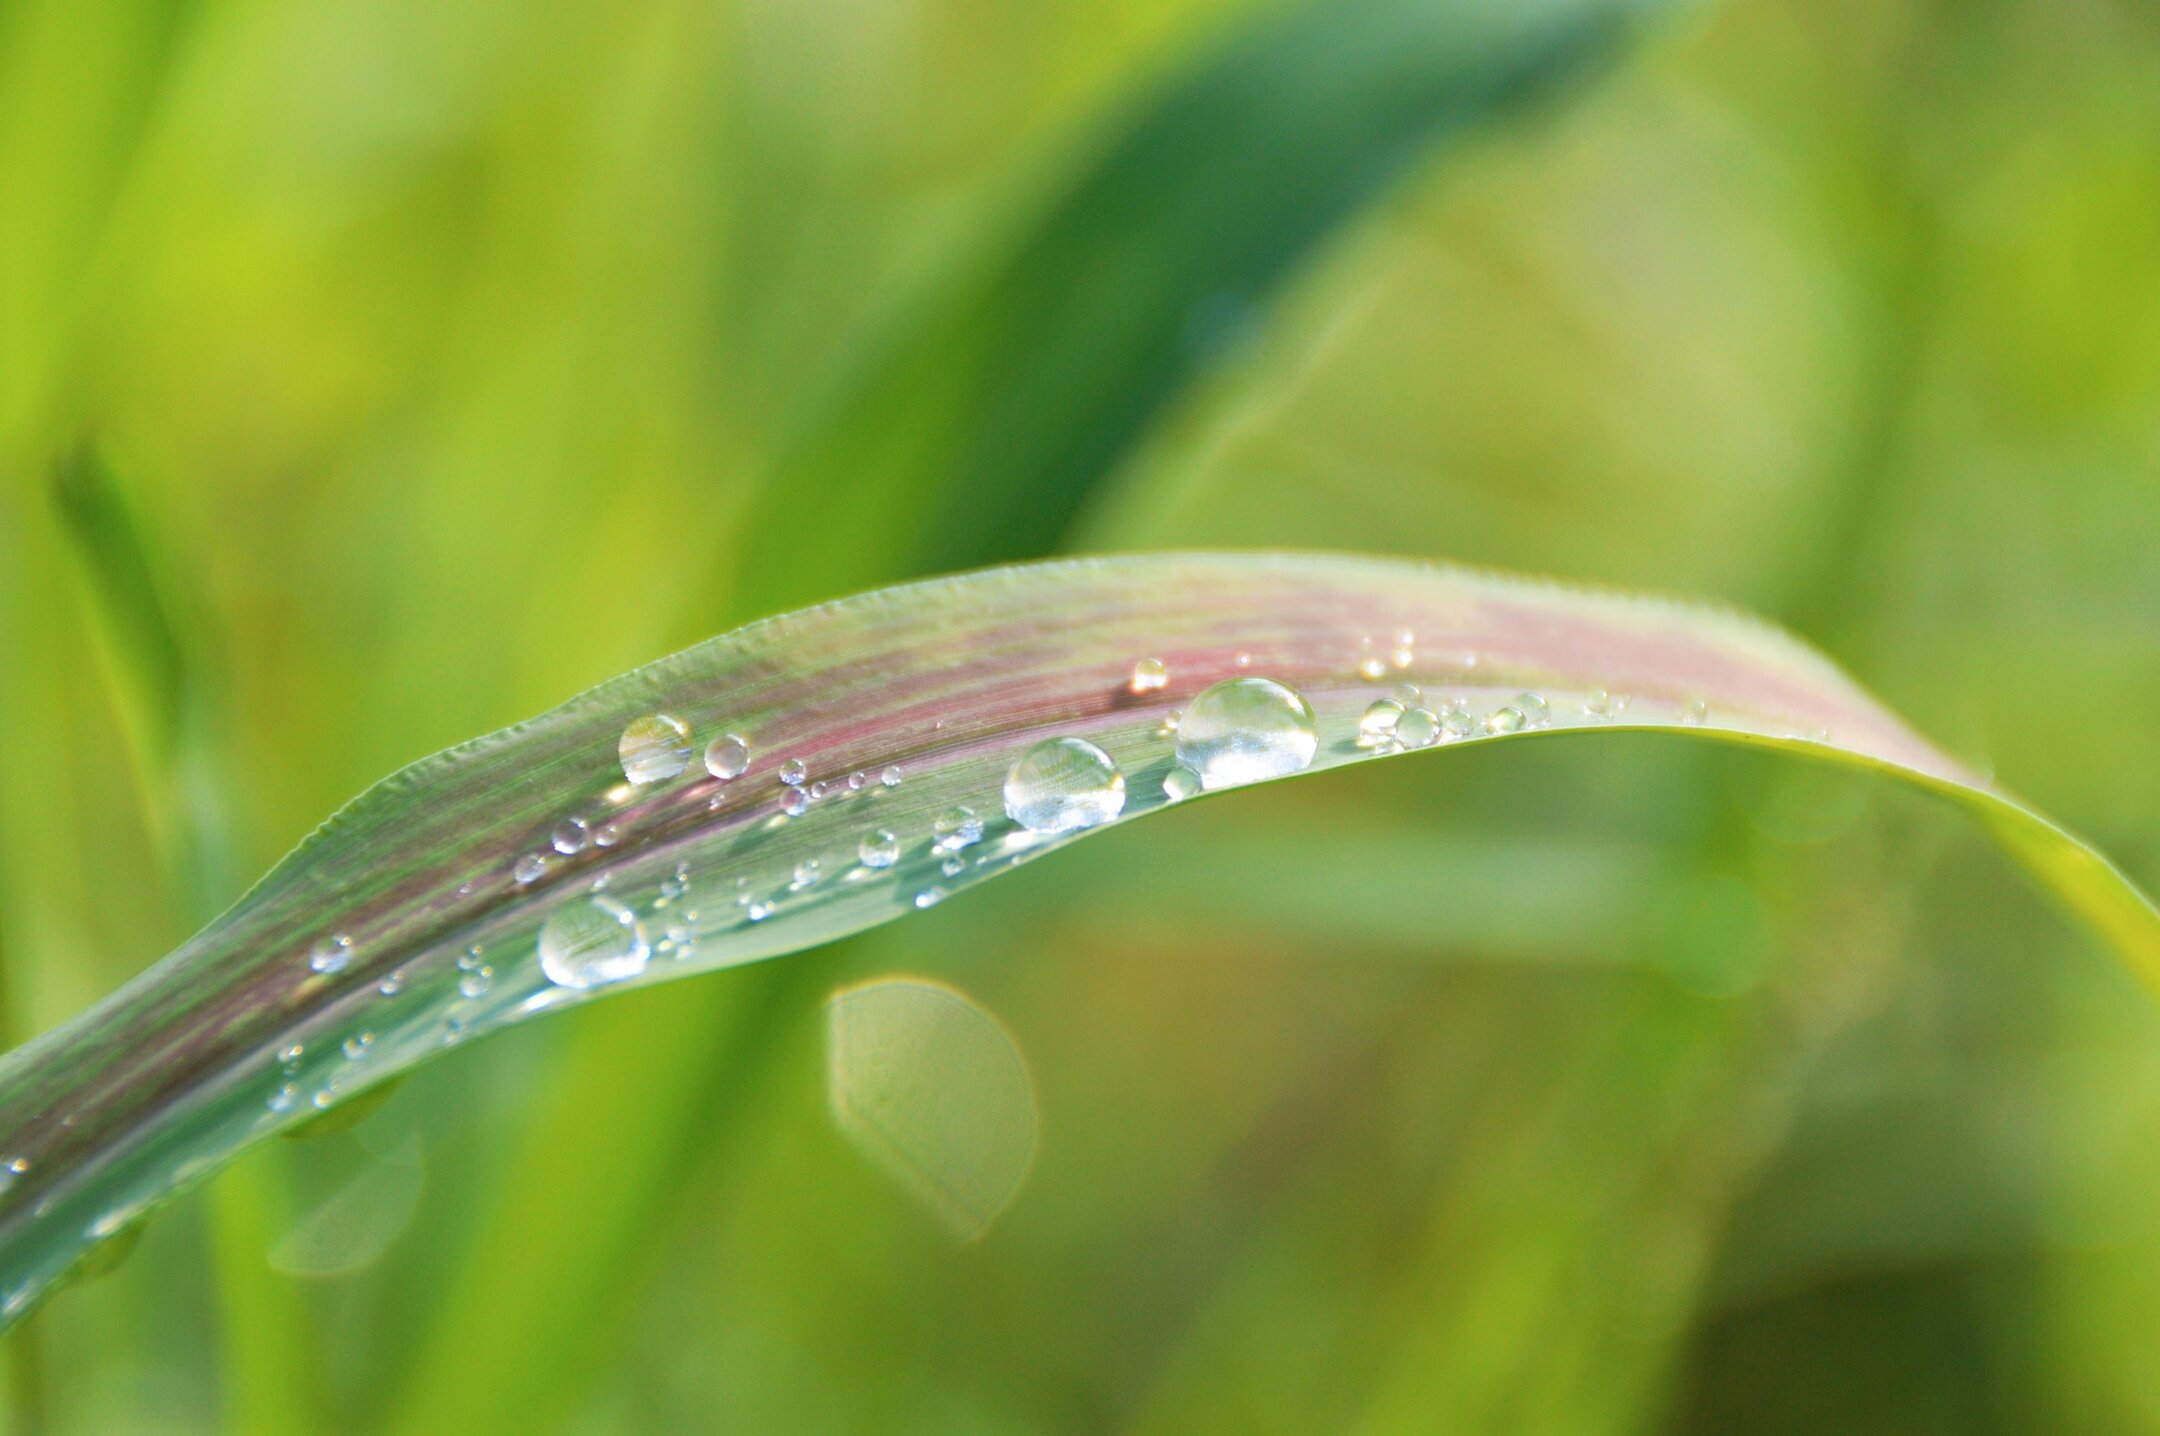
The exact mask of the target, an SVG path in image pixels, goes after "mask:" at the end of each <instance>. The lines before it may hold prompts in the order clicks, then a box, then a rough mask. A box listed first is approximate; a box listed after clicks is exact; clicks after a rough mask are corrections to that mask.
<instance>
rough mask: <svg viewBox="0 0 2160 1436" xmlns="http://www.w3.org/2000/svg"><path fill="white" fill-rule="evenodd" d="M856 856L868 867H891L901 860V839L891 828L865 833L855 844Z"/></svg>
mask: <svg viewBox="0 0 2160 1436" xmlns="http://www.w3.org/2000/svg"><path fill="white" fill-rule="evenodd" d="M855 856H856V857H858V858H860V859H862V865H863V866H864V867H866V868H889V867H891V866H892V865H893V864H894V863H896V862H898V861H900V839H899V838H898V837H897V836H895V835H894V833H893V832H892V830H891V829H889V828H878V829H876V830H874V831H872V832H867V833H864V834H863V836H862V841H861V842H860V843H857V844H856V845H855Z"/></svg>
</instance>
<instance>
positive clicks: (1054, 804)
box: [1005, 738, 1125, 833]
mask: <svg viewBox="0 0 2160 1436" xmlns="http://www.w3.org/2000/svg"><path fill="white" fill-rule="evenodd" d="M1124 811H1125V775H1124V774H1123V773H1121V772H1119V771H1118V765H1117V764H1116V763H1115V762H1114V761H1112V759H1111V757H1110V755H1109V754H1108V753H1105V752H1104V751H1103V750H1102V749H1100V748H1098V747H1096V746H1095V745H1094V744H1093V743H1090V742H1088V741H1087V740H1086V739H1084V738H1046V739H1044V740H1043V741H1042V742H1040V743H1037V744H1036V745H1035V746H1034V747H1032V748H1030V749H1028V750H1027V752H1025V753H1023V754H1021V755H1020V757H1019V759H1018V761H1016V762H1015V763H1014V764H1013V765H1012V767H1011V768H1009V769H1007V770H1006V773H1005V814H1006V816H1007V817H1009V818H1011V819H1012V820H1013V821H1014V822H1016V823H1018V824H1019V825H1020V826H1021V827H1023V828H1026V829H1027V830H1028V831H1029V832H1032V833H1071V832H1078V831H1079V830H1080V829H1082V828H1092V827H1095V826H1096V825H1098V824H1100V823H1107V822H1109V821H1110V820H1111V819H1112V818H1115V817H1116V816H1117V815H1118V814H1119V813H1122V812H1124Z"/></svg>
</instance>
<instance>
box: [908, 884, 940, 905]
mask: <svg viewBox="0 0 2160 1436" xmlns="http://www.w3.org/2000/svg"><path fill="white" fill-rule="evenodd" d="M943 901H945V889H943V888H941V887H936V886H932V887H926V888H924V889H923V890H922V891H921V892H919V893H917V894H915V906H917V907H936V906H937V905H938V904H939V903H941V902H943Z"/></svg>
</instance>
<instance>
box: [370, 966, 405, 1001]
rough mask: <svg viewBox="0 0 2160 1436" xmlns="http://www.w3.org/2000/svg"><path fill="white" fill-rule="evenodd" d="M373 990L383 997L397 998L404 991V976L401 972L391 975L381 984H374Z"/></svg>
mask: <svg viewBox="0 0 2160 1436" xmlns="http://www.w3.org/2000/svg"><path fill="white" fill-rule="evenodd" d="M375 990H376V991H377V992H379V993H381V994H382V995H383V996H385V997H395V996H397V995H398V994H399V993H400V992H403V991H404V990H405V974H404V973H402V972H393V973H391V974H390V975H389V976H388V977H386V978H384V979H383V980H382V981H381V982H378V983H377V984H375Z"/></svg>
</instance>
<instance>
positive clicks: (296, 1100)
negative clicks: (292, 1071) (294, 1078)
mask: <svg viewBox="0 0 2160 1436" xmlns="http://www.w3.org/2000/svg"><path fill="white" fill-rule="evenodd" d="M263 1105H264V1106H265V1107H268V1108H269V1109H270V1110H271V1111H273V1112H290V1111H291V1110H292V1109H293V1108H295V1107H297V1106H299V1105H300V1088H299V1087H298V1086H297V1085H295V1084H294V1083H291V1082H287V1083H285V1084H284V1085H283V1086H281V1087H279V1088H278V1089H277V1090H276V1091H274V1092H272V1093H271V1094H270V1098H269V1100H268V1101H266V1102H264V1103H263Z"/></svg>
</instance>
